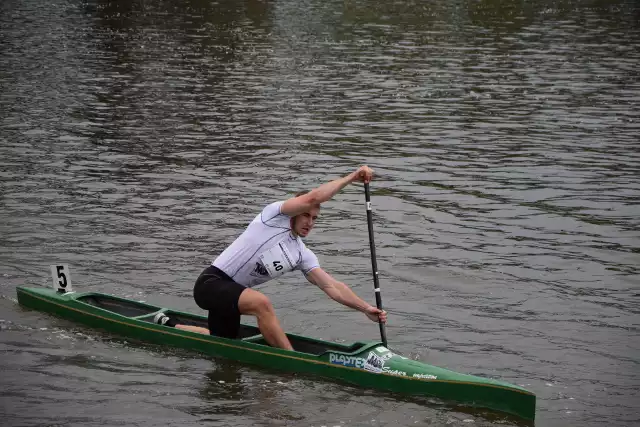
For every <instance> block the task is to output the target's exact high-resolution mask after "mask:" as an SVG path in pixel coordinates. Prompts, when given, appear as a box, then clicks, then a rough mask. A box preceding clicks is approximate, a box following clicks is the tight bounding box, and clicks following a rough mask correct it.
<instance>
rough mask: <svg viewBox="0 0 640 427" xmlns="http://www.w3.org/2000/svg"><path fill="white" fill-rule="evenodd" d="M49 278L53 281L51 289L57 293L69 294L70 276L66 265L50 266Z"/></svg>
mask: <svg viewBox="0 0 640 427" xmlns="http://www.w3.org/2000/svg"><path fill="white" fill-rule="evenodd" d="M51 278H52V279H53V289H55V290H56V291H57V292H62V293H65V292H71V276H70V275H69V266H68V265H67V264H60V265H52V266H51Z"/></svg>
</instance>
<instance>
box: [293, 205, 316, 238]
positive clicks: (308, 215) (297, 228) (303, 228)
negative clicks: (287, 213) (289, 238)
mask: <svg viewBox="0 0 640 427" xmlns="http://www.w3.org/2000/svg"><path fill="white" fill-rule="evenodd" d="M319 213H320V207H315V208H311V209H310V210H308V211H307V212H303V213H301V214H300V215H297V216H295V217H293V218H291V229H292V230H293V232H294V233H295V234H297V235H298V236H300V237H307V235H308V234H309V232H310V231H311V230H312V229H313V226H314V225H315V224H316V219H318V214H319Z"/></svg>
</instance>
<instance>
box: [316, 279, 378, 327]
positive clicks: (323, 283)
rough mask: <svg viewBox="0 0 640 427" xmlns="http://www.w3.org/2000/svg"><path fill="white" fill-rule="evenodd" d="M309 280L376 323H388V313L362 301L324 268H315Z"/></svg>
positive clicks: (333, 297)
mask: <svg viewBox="0 0 640 427" xmlns="http://www.w3.org/2000/svg"><path fill="white" fill-rule="evenodd" d="M307 280H308V281H309V282H311V283H313V284H314V285H316V286H318V287H319V288H320V289H322V290H323V291H324V293H326V294H327V295H328V296H329V298H331V299H333V300H334V301H337V302H339V303H340V304H342V305H345V306H347V307H350V308H353V309H356V310H358V311H361V312H363V313H364V314H366V315H367V317H368V318H369V319H371V320H373V321H374V322H377V321H379V320H380V321H382V322H383V323H386V322H387V312H386V311H384V310H378V309H377V308H376V307H374V306H372V305H371V304H369V303H367V302H366V301H364V300H362V299H361V298H360V297H359V296H357V295H356V294H355V293H354V292H353V291H352V290H351V289H350V288H349V287H348V286H347V285H345V284H344V283H342V282H339V281H338V280H336V279H334V278H333V277H331V275H330V274H329V273H327V272H326V271H324V270H323V269H322V268H314V269H313V270H311V271H310V272H309V274H307Z"/></svg>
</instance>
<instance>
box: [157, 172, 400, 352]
mask: <svg viewBox="0 0 640 427" xmlns="http://www.w3.org/2000/svg"><path fill="white" fill-rule="evenodd" d="M372 178H373V170H372V169H371V168H369V167H368V166H361V167H359V168H358V169H357V170H356V171H354V172H352V173H350V174H349V175H347V176H345V177H342V178H339V179H336V180H334V181H331V182H328V183H326V184H323V185H321V186H320V187H318V188H315V189H313V190H311V191H309V192H306V193H299V194H297V195H296V196H294V197H293V198H290V199H288V200H285V201H279V202H275V203H271V204H270V205H268V206H267V207H265V208H264V209H263V210H262V212H260V213H259V214H258V215H257V216H256V217H255V218H254V219H253V221H251V223H250V224H249V225H248V226H247V228H246V229H245V231H244V232H243V233H242V234H241V235H240V236H239V237H238V238H237V239H236V240H235V241H234V242H233V243H232V244H231V245H229V246H228V247H227V248H226V249H225V250H224V251H223V252H222V253H221V254H220V255H219V256H218V257H217V258H216V259H215V260H213V262H212V263H211V266H209V267H207V268H206V269H205V270H204V271H203V272H202V274H200V276H199V277H198V279H197V281H196V284H195V287H194V290H193V295H194V299H195V301H196V304H198V306H199V307H200V308H202V309H204V310H208V311H209V315H208V326H209V329H206V328H201V327H198V326H191V325H181V324H177V323H176V321H175V320H174V319H171V318H169V317H168V316H167V315H165V314H164V313H159V314H158V315H156V317H155V321H156V323H159V324H162V325H166V326H172V327H176V328H179V329H184V330H188V331H192V332H200V333H205V334H211V335H216V336H221V337H225V338H237V337H238V332H239V330H240V315H242V314H246V315H252V316H256V318H257V320H258V327H259V328H260V332H261V333H262V335H263V336H264V338H265V340H266V341H267V342H268V343H269V344H270V345H271V346H273V347H279V348H284V349H287V350H292V347H291V343H290V342H289V339H288V338H287V336H286V335H285V333H284V331H283V330H282V327H281V326H280V322H279V321H278V318H277V316H276V313H275V311H274V309H273V306H272V305H271V301H269V298H268V297H267V296H265V295H264V294H263V293H261V292H259V291H256V290H254V289H252V287H254V286H256V285H259V284H262V283H265V282H267V281H269V280H272V279H275V278H277V277H280V276H282V275H283V274H285V273H287V272H290V271H293V270H300V271H301V272H302V273H303V274H304V276H305V277H306V279H307V280H308V281H309V282H311V283H313V284H314V285H316V286H318V287H319V288H320V289H322V290H323V291H324V292H325V293H326V294H327V295H328V296H329V297H330V298H332V299H334V300H335V301H337V302H339V303H341V304H343V305H345V306H347V307H351V308H353V309H356V310H358V311H361V312H362V313H364V314H365V315H366V316H367V317H368V318H369V319H371V320H372V321H374V322H378V321H381V322H383V323H386V321H387V313H386V312H385V311H384V310H379V309H378V308H376V307H375V306H372V305H370V304H368V303H367V302H365V301H364V300H362V299H361V298H359V297H358V296H357V295H356V294H355V293H354V292H353V291H352V290H351V289H350V288H349V287H348V286H347V285H345V284H344V283H342V282H340V281H338V280H336V279H334V278H333V277H332V276H331V275H329V273H327V272H326V271H324V270H323V269H322V268H321V267H320V263H319V262H318V258H317V257H316V256H315V255H314V253H313V252H312V251H311V250H310V249H309V248H307V247H306V246H305V244H304V243H303V242H302V238H303V237H307V236H308V235H309V233H310V232H311V230H312V229H313V227H314V225H315V222H316V220H317V218H318V214H319V212H320V205H321V204H322V203H324V202H326V201H328V200H330V199H331V198H332V197H333V196H335V195H336V194H337V193H338V192H339V191H340V190H342V189H343V188H344V187H345V186H347V185H348V184H350V183H352V182H370V181H371V179H372Z"/></svg>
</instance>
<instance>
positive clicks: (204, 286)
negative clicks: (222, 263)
mask: <svg viewBox="0 0 640 427" xmlns="http://www.w3.org/2000/svg"><path fill="white" fill-rule="evenodd" d="M245 289H247V288H246V287H245V286H243V285H241V284H239V283H236V282H234V281H233V279H231V277H229V276H227V275H226V274H225V273H224V271H222V270H220V269H219V268H217V267H214V266H209V267H207V268H206V269H205V270H204V271H203V272H202V273H201V274H200V277H198V280H196V285H195V286H194V288H193V299H195V300H196V304H198V307H200V308H202V309H203V310H209V318H208V320H209V333H210V334H211V335H216V336H219V337H224V338H237V337H238V331H239V330H240V310H239V309H238V301H239V299H240V294H241V293H242V291H244V290H245Z"/></svg>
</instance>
